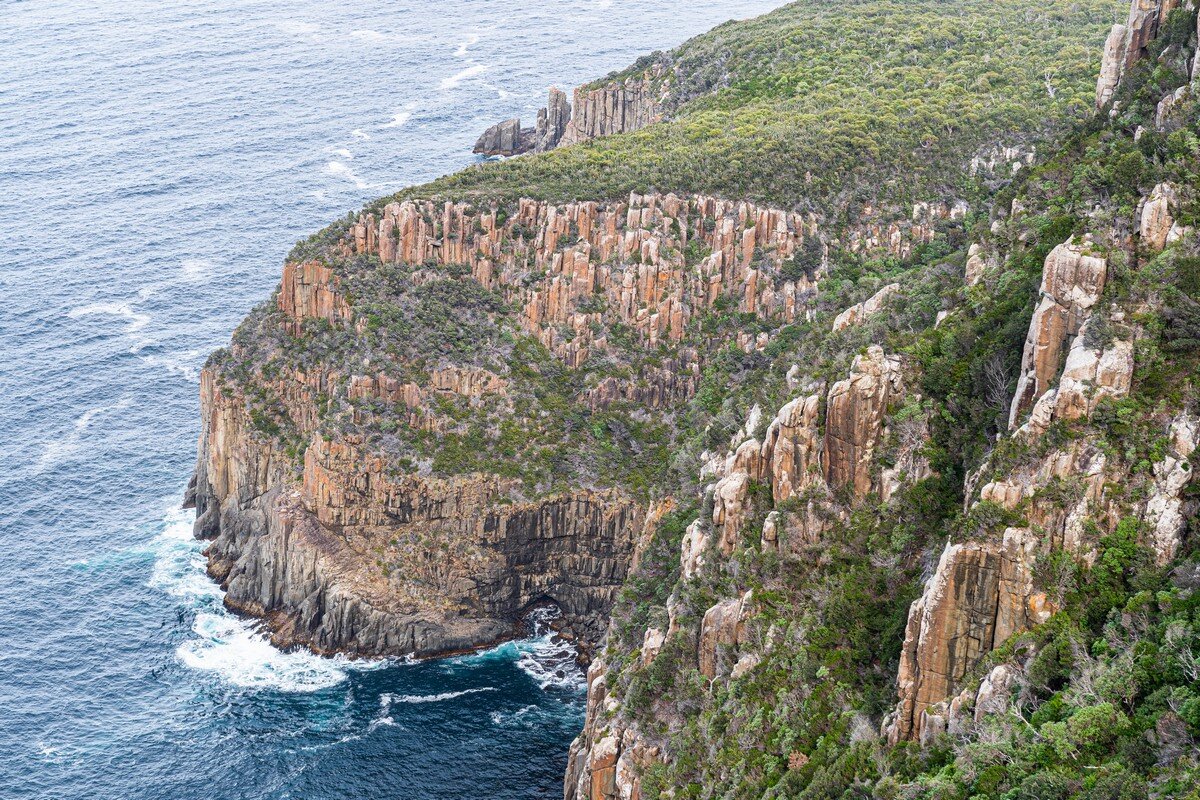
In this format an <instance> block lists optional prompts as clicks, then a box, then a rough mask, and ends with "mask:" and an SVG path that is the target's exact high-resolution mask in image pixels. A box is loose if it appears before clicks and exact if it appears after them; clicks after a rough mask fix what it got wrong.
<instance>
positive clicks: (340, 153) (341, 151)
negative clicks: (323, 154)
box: [332, 147, 354, 159]
mask: <svg viewBox="0 0 1200 800" xmlns="http://www.w3.org/2000/svg"><path fill="white" fill-rule="evenodd" d="M332 152H333V154H334V155H335V156H337V157H338V158H350V159H352V158H354V154H353V153H351V152H350V151H349V150H347V149H346V148H344V147H339V148H338V149H337V150H334V151H332Z"/></svg>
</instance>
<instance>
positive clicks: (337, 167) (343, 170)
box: [325, 161, 371, 189]
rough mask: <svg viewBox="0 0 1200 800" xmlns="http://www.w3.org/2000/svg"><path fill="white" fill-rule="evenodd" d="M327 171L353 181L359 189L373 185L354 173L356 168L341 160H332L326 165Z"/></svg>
mask: <svg viewBox="0 0 1200 800" xmlns="http://www.w3.org/2000/svg"><path fill="white" fill-rule="evenodd" d="M325 172H326V174H328V175H332V176H334V177H337V178H344V179H346V180H348V181H350V182H351V183H353V184H354V185H355V186H357V187H358V188H359V189H369V188H370V186H371V184H369V183H367V182H366V181H364V180H363V179H362V178H360V177H358V175H356V174H355V173H354V170H352V169H350V167H349V166H347V165H346V164H343V163H342V162H341V161H330V162H329V163H328V164H326V165H325Z"/></svg>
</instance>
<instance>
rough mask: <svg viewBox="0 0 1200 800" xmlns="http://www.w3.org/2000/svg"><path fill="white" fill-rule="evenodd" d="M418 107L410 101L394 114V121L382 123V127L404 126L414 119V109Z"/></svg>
mask: <svg viewBox="0 0 1200 800" xmlns="http://www.w3.org/2000/svg"><path fill="white" fill-rule="evenodd" d="M415 107H416V105H415V104H414V103H409V104H408V105H406V106H405V107H404V108H402V109H400V110H399V111H397V112H395V113H394V114H392V121H391V122H386V123H384V124H383V125H380V126H379V127H381V128H400V127H403V126H404V124H405V123H407V122H408V121H409V120H410V119H412V112H413V109H414V108H415Z"/></svg>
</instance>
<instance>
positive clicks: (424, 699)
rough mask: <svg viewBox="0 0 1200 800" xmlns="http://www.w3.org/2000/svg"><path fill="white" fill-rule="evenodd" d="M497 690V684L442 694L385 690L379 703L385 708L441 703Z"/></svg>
mask: <svg viewBox="0 0 1200 800" xmlns="http://www.w3.org/2000/svg"><path fill="white" fill-rule="evenodd" d="M495 691H498V690H497V689H496V687H495V686H481V687H478V688H475V689H462V690H461V691H457V692H441V693H440V694H391V693H390V692H385V693H384V694H381V695H380V696H379V705H380V706H381V707H383V708H390V707H391V706H392V705H394V704H396V703H441V702H442V701H444V700H453V699H454V698H456V697H462V696H464V695H468V694H479V693H481V692H495Z"/></svg>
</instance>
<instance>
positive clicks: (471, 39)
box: [454, 33, 479, 58]
mask: <svg viewBox="0 0 1200 800" xmlns="http://www.w3.org/2000/svg"><path fill="white" fill-rule="evenodd" d="M478 42H479V34H478V33H468V34H467V38H466V39H465V40H464V41H462V42H460V43H459V45H458V48H457V49H455V51H454V55H456V56H458V57H459V58H463V57H465V56H466V55H467V48H468V47H470V46H471V45H473V44H477V43H478Z"/></svg>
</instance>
